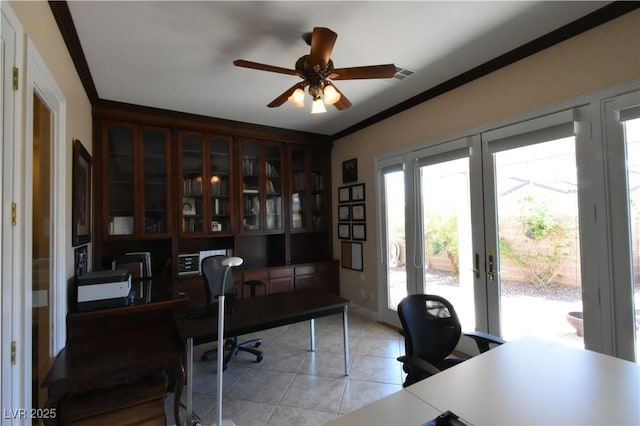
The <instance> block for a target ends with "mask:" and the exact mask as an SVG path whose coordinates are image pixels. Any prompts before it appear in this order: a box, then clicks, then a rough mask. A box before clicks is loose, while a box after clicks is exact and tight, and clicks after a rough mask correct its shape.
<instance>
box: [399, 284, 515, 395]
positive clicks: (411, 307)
mask: <svg viewBox="0 0 640 426" xmlns="http://www.w3.org/2000/svg"><path fill="white" fill-rule="evenodd" d="M398 316H399V317H400V322H401V323H402V332H401V333H402V334H403V335H404V346H405V353H406V355H404V356H401V357H399V358H398V361H400V362H402V363H403V366H402V368H403V369H404V371H405V372H406V373H407V379H406V380H405V382H404V383H403V387H407V386H409V385H412V384H414V383H416V382H418V381H420V380H422V379H425V378H427V377H429V376H432V375H434V374H437V373H439V372H440V371H442V370H445V369H447V368H449V367H453V366H454V365H457V364H459V363H461V362H463V361H465V360H464V359H462V358H456V357H452V356H451V353H452V351H453V350H454V348H455V347H456V345H457V344H458V341H459V340H460V337H461V335H462V330H461V327H460V320H459V319H458V315H457V314H456V311H455V309H454V308H453V306H452V305H451V303H449V301H448V300H446V299H445V298H443V297H440V296H435V295H431V294H412V295H410V296H407V297H405V298H404V299H402V301H400V303H399V304H398ZM464 335H465V336H468V337H470V338H472V339H473V340H474V341H475V342H476V345H477V346H478V350H479V351H480V353H483V352H486V351H488V350H489V349H490V348H491V347H493V346H495V345H501V344H503V343H504V340H502V339H501V338H499V337H497V336H493V335H490V334H487V333H482V332H479V331H475V332H465V333H464Z"/></svg>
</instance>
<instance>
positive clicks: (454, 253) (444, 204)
mask: <svg viewBox="0 0 640 426" xmlns="http://www.w3.org/2000/svg"><path fill="white" fill-rule="evenodd" d="M419 193H420V204H421V212H422V223H423V226H424V232H422V233H421V235H423V236H424V241H423V245H422V247H424V250H423V251H424V253H423V264H424V265H425V267H424V268H423V271H424V281H423V286H424V288H423V292H424V293H425V294H436V295H439V296H442V297H444V298H445V299H447V300H449V301H450V302H451V304H452V305H453V306H454V307H455V309H456V312H457V314H458V317H459V318H460V322H461V324H462V329H463V330H475V325H476V324H475V303H474V279H473V265H472V259H473V254H472V252H473V249H472V238H471V207H470V191H469V158H466V157H465V158H460V159H456V160H450V161H444V162H438V163H434V164H429V165H424V166H421V167H420V190H419Z"/></svg>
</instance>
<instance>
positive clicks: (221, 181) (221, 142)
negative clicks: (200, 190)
mask: <svg viewBox="0 0 640 426" xmlns="http://www.w3.org/2000/svg"><path fill="white" fill-rule="evenodd" d="M229 164H230V141H229V140H228V139H226V138H223V137H212V138H210V139H209V182H210V199H211V204H210V206H209V208H210V211H211V215H210V216H211V220H210V221H209V226H210V228H209V230H210V231H211V232H213V233H217V232H229V231H231V202H230V201H231V200H230V198H229V194H230V193H231V177H230V174H229Z"/></svg>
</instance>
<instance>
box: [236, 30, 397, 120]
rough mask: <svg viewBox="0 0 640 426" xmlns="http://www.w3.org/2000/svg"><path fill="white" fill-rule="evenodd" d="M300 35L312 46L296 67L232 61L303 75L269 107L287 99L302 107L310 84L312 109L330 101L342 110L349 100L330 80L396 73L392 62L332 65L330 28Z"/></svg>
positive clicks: (346, 106) (267, 69) (347, 106)
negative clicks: (356, 65)
mask: <svg viewBox="0 0 640 426" xmlns="http://www.w3.org/2000/svg"><path fill="white" fill-rule="evenodd" d="M302 38H303V39H304V41H305V42H306V43H307V44H308V45H309V46H311V50H310V52H309V54H308V55H303V56H301V57H300V58H299V59H298V60H297V61H296V65H295V70H293V69H289V68H282V67H277V66H273V65H265V64H261V63H258V62H251V61H245V60H242V59H237V60H235V61H233V64H234V65H236V66H238V67H244V68H251V69H256V70H262V71H269V72H275V73H280V74H289V75H297V76H298V77H300V78H301V79H302V81H301V82H298V83H296V84H294V85H293V86H291V87H290V88H289V89H287V90H286V91H285V92H284V93H282V94H281V95H280V96H278V97H277V98H275V99H274V100H273V101H271V102H270V103H269V104H268V105H267V106H268V107H270V108H274V107H279V106H280V105H282V104H283V103H285V101H287V100H288V101H289V102H291V103H292V104H293V105H295V106H297V107H299V108H302V107H303V106H304V88H305V87H307V86H309V89H308V90H309V95H311V97H312V98H313V106H312V110H311V112H312V113H317V112H326V109H325V107H324V105H325V104H326V105H333V106H335V107H336V108H337V109H338V110H340V111H342V110H345V109H347V108H349V107H350V106H351V102H350V101H349V99H347V97H346V96H344V95H343V94H342V92H340V90H338V88H337V87H336V86H335V84H333V82H332V81H331V80H358V79H369V78H391V77H393V76H394V75H395V73H396V67H395V65H394V64H385V65H369V66H362V67H350V68H334V67H333V61H332V60H331V52H332V50H333V45H334V44H335V42H336V39H337V38H338V35H337V34H336V33H334V32H333V31H331V30H330V29H329V28H323V27H315V28H314V29H313V32H311V33H305V34H303V36H302Z"/></svg>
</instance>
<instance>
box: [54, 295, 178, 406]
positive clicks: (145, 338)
mask: <svg viewBox="0 0 640 426" xmlns="http://www.w3.org/2000/svg"><path fill="white" fill-rule="evenodd" d="M161 299H162V297H160V296H158V297H156V298H146V297H145V299H143V300H138V301H137V303H138V304H136V305H133V306H125V307H121V308H111V309H101V310H96V311H91V312H83V313H69V314H68V315H67V342H66V346H65V348H64V349H63V350H62V351H61V352H60V353H59V354H58V356H57V357H56V360H55V362H54V364H53V366H52V367H51V370H50V371H49V373H48V374H47V377H45V379H44V381H43V385H42V386H43V387H48V388H49V400H50V401H51V403H52V404H55V403H56V402H57V401H58V400H59V399H60V398H61V397H62V396H64V395H65V394H68V393H82V392H86V391H88V390H91V389H100V388H111V387H113V386H114V385H117V384H119V383H122V382H123V381H126V380H128V379H129V378H131V377H136V376H139V375H143V374H146V373H150V372H155V371H159V370H169V371H172V372H175V375H176V381H177V382H178V383H177V384H176V387H177V388H178V389H182V386H183V382H184V370H183V368H182V361H181V358H182V353H183V346H182V343H181V340H180V338H179V334H178V331H177V328H176V325H175V322H174V314H173V311H174V310H175V309H178V310H179V309H184V308H185V307H186V304H187V299H186V298H182V299H174V300H164V301H160V300H161ZM153 300H156V301H153ZM178 403H179V401H178V400H177V401H176V404H175V405H176V406H175V407H174V414H176V415H177V413H178Z"/></svg>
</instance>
